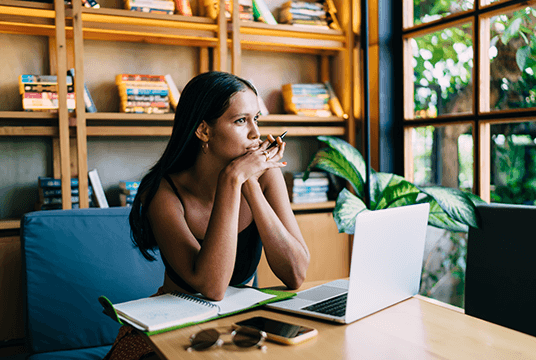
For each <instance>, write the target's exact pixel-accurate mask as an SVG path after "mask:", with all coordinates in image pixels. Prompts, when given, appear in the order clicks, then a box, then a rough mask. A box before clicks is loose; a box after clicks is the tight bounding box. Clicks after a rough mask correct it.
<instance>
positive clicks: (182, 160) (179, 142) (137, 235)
mask: <svg viewBox="0 0 536 360" xmlns="http://www.w3.org/2000/svg"><path fill="white" fill-rule="evenodd" d="M246 88H249V89H251V90H253V92H254V93H255V94H257V90H256V89H255V87H254V86H253V85H252V84H251V83H250V82H249V81H247V80H244V79H242V78H239V77H238V76H236V75H232V74H229V73H225V72H219V71H211V72H206V73H203V74H200V75H198V76H196V77H194V78H193V79H192V80H190V81H189V82H188V84H186V86H185V87H184V89H183V91H182V94H181V96H180V99H179V103H178V105H177V109H176V111H175V120H174V123H173V132H172V133H171V138H170V139H169V142H168V144H167V146H166V149H165V150H164V153H163V155H162V156H161V157H160V159H159V160H158V161H157V162H156V164H155V165H154V166H153V167H152V168H151V169H150V170H149V172H148V173H147V174H146V175H145V176H144V177H143V179H142V180H141V182H140V186H139V188H138V192H137V194H136V197H135V198H134V203H133V204H132V210H131V211H130V217H129V222H130V229H131V237H132V241H133V242H134V245H135V246H137V247H138V248H139V250H140V251H141V253H142V254H143V256H144V257H145V258H146V259H147V260H151V261H152V260H155V257H154V256H153V255H152V254H151V253H149V251H151V252H153V253H154V250H155V249H156V248H157V243H156V240H155V238H154V235H153V232H152V230H151V225H150V224H149V221H148V219H147V209H148V208H149V204H151V201H152V200H153V198H154V196H155V194H156V191H157V190H158V187H159V186H160V182H161V181H162V178H163V177H164V175H167V174H174V173H178V172H180V171H183V170H186V169H188V168H190V167H191V166H193V164H194V163H195V160H196V159H197V155H198V154H199V151H200V147H201V142H200V140H199V139H198V138H197V136H195V135H194V133H195V131H196V129H197V127H198V126H199V124H200V123H201V121H203V120H205V121H206V122H207V123H208V124H209V125H213V124H214V122H215V121H216V120H217V119H218V118H219V117H220V116H222V115H223V114H224V113H225V111H226V110H227V109H228V108H229V105H230V100H231V98H232V96H233V95H234V94H236V93H237V92H239V91H243V90H244V89H246ZM142 195H143V196H144V199H143V206H142V203H141V197H142Z"/></svg>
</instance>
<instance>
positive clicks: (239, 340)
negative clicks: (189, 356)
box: [187, 328, 266, 351]
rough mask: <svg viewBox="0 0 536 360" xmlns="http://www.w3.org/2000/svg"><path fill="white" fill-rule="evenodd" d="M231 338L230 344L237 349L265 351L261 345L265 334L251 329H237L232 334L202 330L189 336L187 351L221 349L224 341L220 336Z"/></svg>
mask: <svg viewBox="0 0 536 360" xmlns="http://www.w3.org/2000/svg"><path fill="white" fill-rule="evenodd" d="M229 334H230V336H231V342H232V343H233V344H234V345H236V346H237V347H239V348H251V347H257V348H259V349H261V350H266V346H264V345H262V344H263V342H264V339H266V333H265V332H264V331H261V330H257V329H251V328H238V329H235V330H233V331H232V332H230V333H229V332H228V331H227V332H224V333H221V332H219V331H218V330H216V329H207V330H202V331H200V332H198V333H196V334H193V335H192V336H190V343H191V345H190V346H189V347H188V349H187V350H188V351H193V350H196V351H202V350H207V349H210V348H212V347H221V346H222V345H223V344H224V343H225V341H224V340H223V339H222V335H229Z"/></svg>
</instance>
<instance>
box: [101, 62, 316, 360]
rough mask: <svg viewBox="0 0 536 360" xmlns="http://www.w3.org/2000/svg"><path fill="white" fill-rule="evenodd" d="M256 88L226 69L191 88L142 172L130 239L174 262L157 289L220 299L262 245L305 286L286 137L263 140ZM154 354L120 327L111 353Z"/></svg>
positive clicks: (284, 277) (281, 269)
mask: <svg viewBox="0 0 536 360" xmlns="http://www.w3.org/2000/svg"><path fill="white" fill-rule="evenodd" d="M258 104H259V103H258V99H257V91H256V89H255V88H254V86H253V85H252V84H251V83H249V82H248V81H246V80H244V79H241V78H239V77H237V76H235V75H232V74H228V73H223V72H208V73H203V74H201V75H198V76H196V77H195V78H193V79H192V80H191V81H190V82H189V83H188V84H187V85H186V87H185V88H184V90H183V92H182V94H181V97H180V101H179V104H178V105H177V110H176V114H175V121H174V126H173V132H172V134H171V139H170V141H169V143H168V145H167V147H166V150H165V151H164V154H163V155H162V157H161V158H160V160H158V162H157V163H156V165H155V166H154V167H153V168H152V169H151V170H150V171H149V173H147V175H145V177H144V178H143V179H142V181H141V184H140V187H139V189H138V194H137V195H136V198H135V200H134V204H133V206H132V211H131V214H130V225H131V229H132V237H133V241H134V243H135V244H136V246H137V247H138V248H139V249H140V251H141V252H142V254H143V255H144V256H145V257H146V258H147V259H149V260H154V259H155V258H154V256H153V254H151V250H154V249H156V248H158V249H159V250H160V254H161V256H162V260H163V261H164V265H165V267H166V272H165V276H164V284H163V286H162V287H161V288H160V289H159V290H158V292H157V294H162V293H166V292H169V291H173V290H177V291H181V292H185V293H201V294H202V295H204V296H206V297H208V298H210V299H213V300H221V299H222V298H223V296H224V294H225V290H226V289H227V287H228V286H229V285H238V284H245V283H248V282H250V281H251V280H252V278H253V276H254V273H255V270H256V268H257V265H258V263H259V259H260V255H261V252H262V247H264V250H265V254H266V258H267V260H268V263H269V265H270V267H271V269H272V271H273V272H274V273H275V275H276V276H277V277H278V278H279V279H280V280H281V281H282V282H283V283H284V284H285V285H286V286H287V287H289V288H290V289H296V288H298V287H299V286H300V285H301V284H302V282H303V280H304V278H305V273H306V270H307V267H308V265H309V251H308V249H307V246H306V244H305V242H304V240H303V237H302V235H301V232H300V230H299V228H298V224H297V222H296V219H295V217H294V214H293V212H292V209H291V207H290V202H289V199H288V195H287V189H286V185H285V181H284V178H283V175H282V172H281V170H280V168H282V167H284V166H285V165H286V163H285V162H280V160H281V159H282V157H283V153H284V151H285V143H284V142H282V141H281V139H280V138H277V145H278V146H276V147H273V148H271V149H268V150H267V147H268V145H269V144H270V143H271V142H272V141H274V138H273V137H272V136H268V139H266V140H265V141H262V140H261V139H260V133H259V128H258V124H257V119H258V117H259V113H260V111H259V105H258ZM151 356H155V355H154V353H152V349H151V348H150V347H149V346H147V345H146V343H145V342H144V340H143V339H141V338H140V337H139V336H137V335H136V334H135V333H134V332H132V331H131V330H130V329H129V328H127V327H123V328H121V330H120V332H119V335H118V337H117V339H116V342H115V344H114V346H113V347H112V350H111V351H110V353H109V354H108V355H107V357H106V358H105V359H141V358H144V359H147V358H150V357H151Z"/></svg>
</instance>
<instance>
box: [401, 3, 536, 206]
mask: <svg viewBox="0 0 536 360" xmlns="http://www.w3.org/2000/svg"><path fill="white" fill-rule="evenodd" d="M402 38H403V51H404V54H403V56H404V128H405V132H404V134H405V135H404V136H405V139H404V143H405V147H404V148H405V176H406V177H407V178H408V179H410V180H411V181H414V182H415V183H417V184H423V185H424V184H427V185H428V184H433V185H442V186H449V187H456V188H460V189H462V190H465V191H471V192H474V193H476V194H478V195H480V196H481V197H482V198H483V199H484V200H486V201H491V202H508V203H520V204H532V205H536V170H535V166H536V1H516V0H510V1H505V0H495V1H493V0H441V1H438V0H404V13H403V32H402Z"/></svg>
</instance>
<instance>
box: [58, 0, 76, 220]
mask: <svg viewBox="0 0 536 360" xmlns="http://www.w3.org/2000/svg"><path fill="white" fill-rule="evenodd" d="M54 8H55V10H56V70H57V73H56V75H57V79H58V107H59V108H58V117H59V124H58V127H59V133H60V136H59V141H60V163H61V199H62V208H63V209H70V208H71V207H72V204H71V167H70V156H69V112H68V110H67V81H66V78H67V41H66V33H65V2H64V1H63V0H54Z"/></svg>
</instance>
